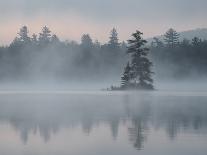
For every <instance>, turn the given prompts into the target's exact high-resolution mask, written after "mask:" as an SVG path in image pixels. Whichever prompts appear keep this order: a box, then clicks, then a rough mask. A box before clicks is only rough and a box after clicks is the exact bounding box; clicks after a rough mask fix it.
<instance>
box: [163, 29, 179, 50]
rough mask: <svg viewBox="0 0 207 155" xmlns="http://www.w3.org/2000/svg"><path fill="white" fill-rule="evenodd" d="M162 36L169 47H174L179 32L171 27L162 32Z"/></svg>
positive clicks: (176, 43) (177, 41) (177, 40)
mask: <svg viewBox="0 0 207 155" xmlns="http://www.w3.org/2000/svg"><path fill="white" fill-rule="evenodd" d="M164 37H165V38H164V41H165V42H166V43H167V46H168V47H170V48H174V47H175V46H176V45H178V43H179V34H178V33H177V32H176V31H175V30H174V29H172V28H170V29H169V30H168V31H167V32H166V33H165V34H164Z"/></svg>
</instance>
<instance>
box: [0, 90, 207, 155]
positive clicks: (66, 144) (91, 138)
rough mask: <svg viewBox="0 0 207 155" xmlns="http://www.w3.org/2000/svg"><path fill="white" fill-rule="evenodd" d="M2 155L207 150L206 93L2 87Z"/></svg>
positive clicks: (182, 154)
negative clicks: (15, 88) (5, 90)
mask: <svg viewBox="0 0 207 155" xmlns="http://www.w3.org/2000/svg"><path fill="white" fill-rule="evenodd" d="M0 154H1V155H137V154H140V155H151V154H153V155H206V154H207V92H170V91H169V92H161V91H155V92H104V91H103V92H101V91H98V92H95V91H88V92H80V91H68V92H67V91H56V92H52V91H51V92H46V91H45V92H44V91H42V92H41V91H39V92H38V91H36V92H32V91H30V92H24V91H22V92H20V91H19V92H15V91H13V92H12V91H8V92H0Z"/></svg>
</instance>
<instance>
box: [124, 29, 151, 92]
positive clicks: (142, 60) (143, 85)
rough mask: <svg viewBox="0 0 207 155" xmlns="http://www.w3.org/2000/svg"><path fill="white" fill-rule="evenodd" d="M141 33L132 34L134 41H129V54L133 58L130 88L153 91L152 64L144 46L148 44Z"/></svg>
mask: <svg viewBox="0 0 207 155" xmlns="http://www.w3.org/2000/svg"><path fill="white" fill-rule="evenodd" d="M141 35H143V33H141V32H140V31H136V32H135V33H133V34H132V37H133V39H131V40H128V50H127V53H128V54H129V55H130V56H131V64H130V66H131V67H130V72H131V73H130V87H131V88H132V89H153V80H152V78H151V75H152V73H153V72H152V71H151V66H152V62H150V61H149V59H148V57H147V56H148V51H149V49H148V48H146V47H145V46H144V45H145V44H146V43H147V41H146V40H144V39H143V38H142V37H141Z"/></svg>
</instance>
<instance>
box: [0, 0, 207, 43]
mask: <svg viewBox="0 0 207 155" xmlns="http://www.w3.org/2000/svg"><path fill="white" fill-rule="evenodd" d="M206 8H207V0H0V45H1V44H9V43H10V42H11V41H12V40H13V39H14V38H15V36H17V33H18V31H19V29H20V28H21V27H22V26H24V25H26V26H28V28H29V34H30V35H32V34H33V33H36V34H38V33H39V32H40V31H41V29H42V27H43V26H45V25H47V26H48V27H49V28H50V29H51V31H52V32H53V33H54V34H57V35H58V36H59V37H60V39H61V40H69V41H70V40H76V41H80V38H81V35H82V34H85V33H89V34H90V35H91V37H92V38H93V39H94V40H95V39H97V40H99V41H100V42H106V41H108V37H109V34H110V30H111V29H112V28H113V27H115V28H116V29H117V31H118V33H119V38H120V41H123V40H127V39H128V38H129V37H130V35H131V33H133V32H134V31H135V30H140V31H142V32H143V33H144V37H145V38H148V37H152V36H156V35H160V34H163V33H164V32H165V31H167V30H168V29H169V28H171V27H172V28H174V29H176V30H177V31H184V30H191V29H196V28H207V18H206V17H207V9H206Z"/></svg>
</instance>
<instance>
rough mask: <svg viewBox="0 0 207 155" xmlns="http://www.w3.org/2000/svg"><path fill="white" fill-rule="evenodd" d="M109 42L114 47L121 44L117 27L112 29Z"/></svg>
mask: <svg viewBox="0 0 207 155" xmlns="http://www.w3.org/2000/svg"><path fill="white" fill-rule="evenodd" d="M108 44H109V47H110V48H112V49H117V48H119V46H120V43H119V39H118V33H117V31H116V29H115V28H113V29H112V30H111V35H110V37H109V43H108Z"/></svg>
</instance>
